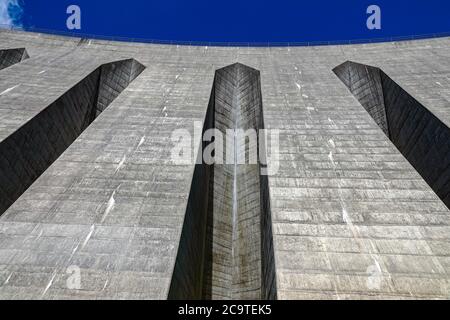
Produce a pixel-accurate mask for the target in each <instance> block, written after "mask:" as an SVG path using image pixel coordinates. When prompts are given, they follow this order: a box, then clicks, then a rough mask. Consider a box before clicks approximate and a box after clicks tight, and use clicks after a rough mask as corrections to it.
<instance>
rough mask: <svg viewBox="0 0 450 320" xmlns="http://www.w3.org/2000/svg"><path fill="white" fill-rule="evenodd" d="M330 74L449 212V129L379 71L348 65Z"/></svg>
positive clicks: (366, 66) (358, 65)
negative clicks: (359, 105)
mask: <svg viewBox="0 0 450 320" xmlns="http://www.w3.org/2000/svg"><path fill="white" fill-rule="evenodd" d="M333 71H334V73H335V74H336V75H337V76H338V77H339V79H341V80H342V82H344V84H345V85H346V86H347V87H348V88H349V90H350V91H351V92H352V94H353V95H354V96H355V97H356V98H357V99H358V101H359V102H360V103H361V105H362V106H363V107H364V108H365V109H366V110H367V112H368V113H369V114H370V115H371V116H372V118H373V119H374V120H375V122H376V123H377V124H378V125H379V126H380V128H381V129H382V130H383V131H384V133H385V134H386V135H387V136H388V137H389V139H390V140H391V141H392V142H393V143H394V145H395V146H396V147H397V149H398V150H399V151H400V152H401V153H402V154H403V156H404V157H405V158H406V159H407V160H408V161H409V162H410V163H411V164H412V165H413V167H414V168H415V169H416V171H417V172H418V173H419V174H420V175H421V176H422V177H423V179H424V180H425V181H426V182H427V183H428V184H429V185H430V187H431V188H432V189H433V190H434V192H435V193H436V194H437V195H438V196H439V198H441V199H442V201H443V202H444V203H445V204H446V206H447V207H449V208H450V129H449V128H448V127H447V126H446V125H445V124H444V123H443V122H442V121H441V120H439V119H438V118H437V117H436V116H435V115H434V114H432V113H431V112H430V111H429V110H428V109H427V108H425V107H424V106H423V105H422V104H421V103H419V102H418V101H417V100H416V99H414V98H413V97H412V96H411V95H410V94H408V93H407V92H406V91H405V90H403V89H402V88H401V87H400V86H399V85H398V84H397V83H395V82H394V81H393V80H392V79H391V78H390V77H389V76H388V75H386V74H385V73H384V72H383V71H382V70H381V69H379V68H376V67H372V66H368V65H364V64H359V63H355V62H351V61H347V62H345V63H343V64H341V65H339V66H337V67H336V68H335V69H333Z"/></svg>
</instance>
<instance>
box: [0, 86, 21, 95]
mask: <svg viewBox="0 0 450 320" xmlns="http://www.w3.org/2000/svg"><path fill="white" fill-rule="evenodd" d="M19 86H20V84H18V85H16V86H14V87H11V88H8V89H6V90H4V91H3V92H2V93H0V96H2V95H4V94H7V93H8V92H11V91H13V90H14V89H15V88H17V87H19Z"/></svg>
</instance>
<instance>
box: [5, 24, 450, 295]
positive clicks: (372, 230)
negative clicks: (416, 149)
mask: <svg viewBox="0 0 450 320" xmlns="http://www.w3.org/2000/svg"><path fill="white" fill-rule="evenodd" d="M0 43H1V47H2V48H18V47H21V48H26V50H27V52H28V54H29V56H30V58H29V59H27V60H25V61H23V62H21V63H18V64H15V65H13V66H10V67H8V68H6V69H4V70H1V71H0V110H1V112H0V141H3V140H4V139H6V138H8V137H9V136H10V135H11V134H13V133H14V132H15V131H16V130H17V129H18V128H20V127H21V126H22V125H24V124H25V123H27V122H28V121H29V120H30V119H33V118H34V117H35V116H36V115H37V114H39V112H40V111H41V110H43V109H44V108H46V107H48V106H49V105H51V104H52V103H53V102H54V101H55V100H57V99H58V98H59V97H61V96H62V95H64V93H65V92H67V91H68V90H70V89H71V88H72V87H73V86H74V85H75V84H76V83H78V82H79V81H80V80H81V79H83V78H85V77H86V76H87V75H89V74H90V73H91V72H93V71H94V70H95V69H96V68H97V67H98V66H99V65H102V64H105V63H108V62H111V61H117V60H123V59H130V58H133V59H135V60H137V61H139V62H140V63H141V64H142V65H144V66H145V67H146V69H145V70H144V71H143V72H142V73H141V74H140V75H139V76H138V77H137V78H136V79H135V80H134V81H133V82H131V83H130V85H129V86H128V87H127V88H126V89H125V90H124V91H123V92H122V93H121V94H120V95H119V96H118V97H117V98H116V99H115V100H114V101H113V102H112V103H111V104H110V105H109V107H108V108H106V109H105V110H104V111H103V112H102V113H101V114H100V115H99V116H98V117H97V118H96V119H95V120H94V121H93V123H92V124H91V125H90V126H89V127H88V128H87V129H86V130H85V131H84V132H83V133H82V134H81V135H80V136H79V137H78V138H77V139H76V140H75V141H74V142H73V144H72V145H71V146H70V147H69V148H68V149H67V150H66V151H65V152H64V153H63V154H62V155H61V156H60V157H59V158H58V159H57V160H56V161H55V162H54V163H53V164H52V165H51V166H50V167H49V168H48V169H47V170H46V171H45V172H44V173H43V174H42V175H41V176H40V177H39V178H38V179H37V180H36V181H35V182H34V183H33V184H32V185H31V187H29V188H28V190H27V191H26V192H24V193H23V195H22V196H21V197H20V198H19V199H18V200H17V201H15V203H14V204H13V205H12V206H11V207H10V208H9V209H8V210H7V211H6V212H5V213H4V214H3V215H2V216H1V217H0V298H1V299H80V298H82V299H102V298H104V299H166V298H167V297H168V296H169V289H170V286H171V283H172V279H173V277H172V276H173V275H175V274H176V273H174V272H173V271H174V266H175V262H176V257H177V252H178V247H179V246H181V244H180V239H181V240H182V241H184V242H182V243H183V245H186V240H183V239H182V229H183V224H184V218H185V214H186V212H188V211H187V205H188V199H189V196H190V192H191V186H192V181H193V176H194V169H195V165H194V164H192V165H175V164H174V163H172V162H171V160H170V151H171V146H172V142H171V139H170V137H171V134H172V132H173V130H174V129H176V128H182V129H187V130H189V131H191V132H193V130H194V128H193V121H202V122H203V121H204V120H205V119H206V112H207V110H208V103H209V99H210V95H211V89H212V86H213V82H214V75H215V71H216V70H217V69H219V68H223V67H226V66H229V65H232V64H234V63H236V62H239V63H242V64H244V65H246V66H249V67H251V68H254V69H256V70H259V71H260V77H261V93H262V105H263V114H264V126H265V128H266V129H279V130H280V160H281V163H280V169H279V171H278V173H277V174H276V175H274V176H269V177H268V178H266V179H267V183H266V185H267V186H268V187H267V188H266V190H265V191H264V193H265V194H267V195H268V197H269V199H270V213H271V216H270V219H269V220H267V219H264V221H262V225H264V228H263V229H264V230H267V231H264V232H263V234H262V237H263V238H265V237H269V236H270V235H272V236H273V252H274V265H275V268H274V275H275V276H276V281H274V283H275V286H276V290H275V291H276V292H273V293H272V294H270V295H267V296H271V297H272V298H273V297H275V294H276V297H277V298H278V299H365V298H374V299H380V298H386V299H391V298H399V299H411V298H439V299H442V298H444V299H448V298H449V293H450V291H449V290H450V286H449V285H450V284H449V273H450V257H449V256H450V216H449V211H448V209H447V207H446V206H445V205H444V204H443V202H442V201H441V200H440V199H439V198H438V196H437V195H436V194H435V193H434V192H433V191H432V189H431V188H430V187H429V186H428V185H427V183H426V182H425V181H424V180H423V179H422V178H421V176H420V175H419V174H418V173H417V172H416V170H414V168H413V167H412V166H411V164H410V163H409V162H408V161H407V160H406V159H405V158H404V157H403V156H402V154H401V153H400V152H399V151H398V150H397V149H396V147H395V146H394V145H393V144H392V143H391V141H390V140H389V139H388V138H387V137H386V135H385V134H384V132H383V131H382V130H381V129H380V127H379V126H378V125H377V124H376V122H375V121H374V120H373V119H372V117H371V116H370V115H369V114H368V113H367V112H366V110H365V109H364V108H363V107H362V106H361V104H360V103H359V102H358V101H357V100H356V98H355V97H354V96H353V95H352V94H351V93H350V92H349V90H348V89H347V88H346V86H345V85H344V84H343V83H342V82H341V81H340V79H339V78H338V77H337V76H336V75H335V74H334V73H333V71H332V69H333V68H335V67H336V66H338V65H340V64H342V63H343V62H345V61H347V60H351V61H355V62H359V63H363V64H367V65H371V66H375V67H379V68H381V69H382V70H383V71H384V72H385V73H386V74H387V75H388V76H389V77H390V78H391V79H393V80H394V81H395V82H396V83H397V84H398V85H399V86H401V87H402V88H403V89H404V90H405V91H406V92H408V93H409V94H410V95H411V96H413V97H414V98H415V99H417V101H418V102H420V103H421V104H422V105H423V106H425V107H426V108H428V109H429V111H430V112H431V113H433V114H434V115H435V116H436V117H438V118H439V119H440V121H442V122H443V123H444V124H445V125H447V126H448V125H449V124H450V102H449V101H450V50H449V47H450V39H449V38H440V39H433V40H419V41H408V42H393V43H382V44H366V45H349V46H320V47H295V48H293V47H291V48H289V47H272V48H251V47H242V48H239V47H229V48H225V47H190V46H175V45H173V46H172V45H151V44H136V43H119V42H108V41H94V40H92V41H91V40H82V41H80V39H76V38H63V37H57V36H49V35H40V34H33V33H23V32H11V31H4V30H2V31H0ZM193 144H194V146H193V149H194V150H198V148H199V144H200V141H194V142H193ZM200 198H201V197H200ZM271 233H272V234H271ZM261 242H262V247H265V248H266V247H267V246H270V244H267V243H268V242H267V241H266V240H264V239H262V241H261ZM269 242H270V241H269ZM262 258H264V257H262ZM71 266H76V267H79V268H80V272H81V273H80V280H81V286H80V287H79V288H78V289H77V288H73V287H72V288H70V287H71V286H70V285H69V283H72V280H73V276H74V274H73V273H71V270H73V268H69V267H71ZM68 268H69V269H68ZM75 275H76V274H75ZM265 277H269V278H270V272H269V271H267V270H266V271H265V272H263V274H262V278H265ZM270 290H271V289H268V288H263V291H270Z"/></svg>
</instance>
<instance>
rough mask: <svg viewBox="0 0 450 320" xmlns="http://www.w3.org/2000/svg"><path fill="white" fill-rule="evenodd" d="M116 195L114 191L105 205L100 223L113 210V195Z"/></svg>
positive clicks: (114, 201)
mask: <svg viewBox="0 0 450 320" xmlns="http://www.w3.org/2000/svg"><path fill="white" fill-rule="evenodd" d="M115 194H116V191H115V190H114V192H113V193H112V195H111V197H110V198H109V200H108V204H107V205H106V209H105V213H104V214H103V217H102V222H104V221H105V219H106V217H107V216H108V215H109V213H110V212H111V211H112V209H114V205H115V204H116V200H115V199H114V195H115Z"/></svg>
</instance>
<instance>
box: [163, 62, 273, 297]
mask: <svg viewBox="0 0 450 320" xmlns="http://www.w3.org/2000/svg"><path fill="white" fill-rule="evenodd" d="M211 128H214V129H217V130H219V131H220V132H222V133H223V136H224V137H225V135H226V130H227V129H243V130H248V129H254V130H256V132H258V131H259V130H260V129H263V128H264V123H263V116H262V97H261V84H260V73H259V71H257V70H255V69H252V68H250V67H247V66H244V65H242V64H233V65H230V66H228V67H225V68H223V69H219V70H217V71H216V74H215V79H214V84H213V89H212V93H211V98H210V102H209V106H208V111H207V115H206V119H205V123H204V128H203V132H205V131H206V130H208V129H211ZM205 147H206V144H205V143H203V145H202V150H204V149H205ZM252 148H259V146H258V145H256V146H255V145H251V144H246V148H245V150H240V151H237V150H236V145H234V146H233V147H232V148H228V152H231V153H234V154H235V155H236V154H237V153H238V152H241V151H242V152H243V153H245V159H246V162H245V163H243V164H240V163H239V164H238V163H236V162H233V164H229V163H226V164H219V163H215V164H213V165H207V164H206V163H204V162H203V161H202V162H203V163H202V164H201V165H197V166H196V168H195V172H194V178H193V180H192V185H191V191H190V196H189V200H188V205H187V210H186V215H185V221H184V225H183V231H182V235H181V240H180V244H179V248H178V254H177V259H176V263H175V268H174V273H173V277H172V282H171V286H170V291H169V296H168V298H169V299H276V281H275V260H274V252H273V239H272V221H271V214H270V201H269V190H268V180H267V176H261V175H260V169H261V164H260V162H259V161H258V162H257V163H253V164H252V163H250V162H249V161H248V160H249V153H250V151H254V150H253V149H252ZM226 152H227V148H226V146H225V145H224V148H223V153H224V155H223V159H226ZM256 152H257V151H256ZM235 159H236V158H235ZM235 163H236V165H235Z"/></svg>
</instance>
